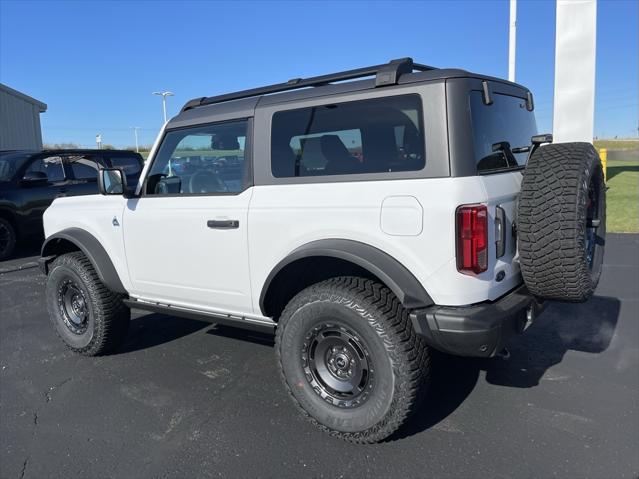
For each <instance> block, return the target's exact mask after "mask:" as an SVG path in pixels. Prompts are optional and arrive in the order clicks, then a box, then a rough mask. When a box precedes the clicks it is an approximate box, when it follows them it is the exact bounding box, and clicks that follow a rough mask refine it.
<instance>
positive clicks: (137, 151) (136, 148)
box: [131, 126, 140, 153]
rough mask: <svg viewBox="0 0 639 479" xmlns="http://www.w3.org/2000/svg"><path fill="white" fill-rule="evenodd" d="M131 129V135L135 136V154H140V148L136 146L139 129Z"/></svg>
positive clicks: (136, 127) (135, 127)
mask: <svg viewBox="0 0 639 479" xmlns="http://www.w3.org/2000/svg"><path fill="white" fill-rule="evenodd" d="M131 128H133V133H134V134H135V152H136V153H140V147H139V146H138V130H139V129H140V127H139V126H132V127H131Z"/></svg>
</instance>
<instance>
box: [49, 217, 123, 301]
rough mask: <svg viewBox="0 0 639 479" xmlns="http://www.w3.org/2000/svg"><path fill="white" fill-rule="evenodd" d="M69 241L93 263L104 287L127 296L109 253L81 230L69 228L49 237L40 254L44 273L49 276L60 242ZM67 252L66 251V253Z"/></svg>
mask: <svg viewBox="0 0 639 479" xmlns="http://www.w3.org/2000/svg"><path fill="white" fill-rule="evenodd" d="M61 240H62V241H68V242H70V243H72V244H74V245H75V246H76V247H77V248H78V249H79V250H80V251H82V253H84V255H85V256H86V257H87V258H88V259H89V261H91V264H92V265H93V267H94V268H95V271H96V273H98V276H99V277H100V280H101V281H102V282H103V283H104V285H105V286H106V287H107V288H108V289H110V290H111V291H113V292H115V293H123V294H126V293H127V291H126V289H125V288H124V285H123V284H122V281H121V280H120V276H119V275H118V272H117V270H116V269H115V266H113V262H112V261H111V258H109V255H108V253H107V252H106V250H105V249H104V247H103V246H102V244H100V242H99V241H98V240H97V238H96V237H95V236H93V235H92V234H91V233H89V232H87V231H85V230H83V229H80V228H68V229H64V230H62V231H59V232H57V233H55V234H53V235H51V236H49V237H48V238H47V239H46V240H45V242H44V244H43V245H42V251H41V253H40V256H41V258H40V265H41V268H42V271H43V272H44V273H45V274H48V264H49V262H50V261H51V260H52V259H53V258H54V257H56V256H59V254H60V250H59V249H58V248H56V245H57V244H58V243H60V241H61ZM64 252H66V251H64Z"/></svg>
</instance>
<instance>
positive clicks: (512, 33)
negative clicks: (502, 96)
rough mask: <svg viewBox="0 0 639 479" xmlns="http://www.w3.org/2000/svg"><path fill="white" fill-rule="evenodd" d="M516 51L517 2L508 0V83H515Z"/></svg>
mask: <svg viewBox="0 0 639 479" xmlns="http://www.w3.org/2000/svg"><path fill="white" fill-rule="evenodd" d="M516 50H517V0H510V28H509V29H508V81H513V82H514V81H515V52H516Z"/></svg>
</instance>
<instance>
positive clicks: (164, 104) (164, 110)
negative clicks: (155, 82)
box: [153, 91, 173, 123]
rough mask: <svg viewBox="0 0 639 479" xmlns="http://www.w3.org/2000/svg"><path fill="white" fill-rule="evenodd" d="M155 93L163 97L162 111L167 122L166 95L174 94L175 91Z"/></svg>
mask: <svg viewBox="0 0 639 479" xmlns="http://www.w3.org/2000/svg"><path fill="white" fill-rule="evenodd" d="M153 94H154V95H159V96H161V97H162V112H163V113H164V123H166V97H167V96H173V92H170V91H154V92H153Z"/></svg>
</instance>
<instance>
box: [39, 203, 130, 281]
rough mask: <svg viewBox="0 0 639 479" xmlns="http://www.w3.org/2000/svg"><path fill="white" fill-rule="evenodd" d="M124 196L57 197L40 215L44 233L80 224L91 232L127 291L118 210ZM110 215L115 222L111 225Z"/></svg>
mask: <svg viewBox="0 0 639 479" xmlns="http://www.w3.org/2000/svg"><path fill="white" fill-rule="evenodd" d="M125 204H126V200H125V198H123V197H122V196H118V195H112V196H103V195H88V196H75V197H73V196H71V197H63V198H57V199H56V200H55V201H54V202H53V204H52V206H50V207H49V208H47V209H46V211H45V212H44V216H43V222H44V234H45V236H46V237H47V238H48V237H49V236H51V235H53V234H55V233H58V232H59V231H62V230H65V229H68V228H80V229H82V230H85V231H87V232H88V233H91V234H92V235H93V236H94V237H95V238H96V239H97V240H98V241H100V243H101V244H102V246H103V247H104V249H105V251H106V252H107V254H108V255H109V258H111V261H112V262H113V266H114V267H115V269H116V271H117V272H118V275H119V276H120V281H122V285H123V286H124V288H125V289H126V290H127V291H130V290H131V287H132V285H131V281H130V279H129V274H128V272H127V264H126V256H125V252H124V241H123V238H122V213H123V211H124V205H125ZM114 219H115V221H116V222H117V223H118V226H116V225H114Z"/></svg>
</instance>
